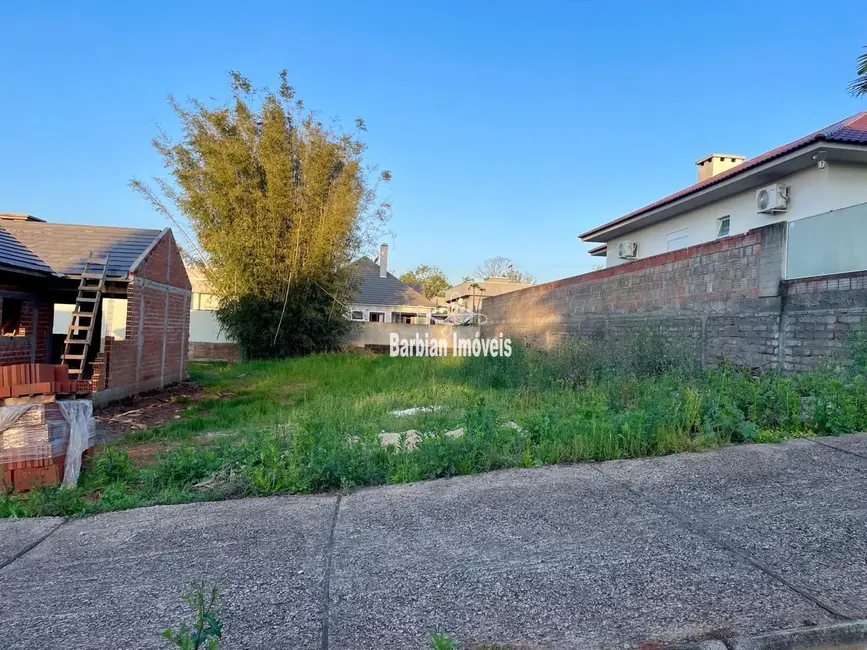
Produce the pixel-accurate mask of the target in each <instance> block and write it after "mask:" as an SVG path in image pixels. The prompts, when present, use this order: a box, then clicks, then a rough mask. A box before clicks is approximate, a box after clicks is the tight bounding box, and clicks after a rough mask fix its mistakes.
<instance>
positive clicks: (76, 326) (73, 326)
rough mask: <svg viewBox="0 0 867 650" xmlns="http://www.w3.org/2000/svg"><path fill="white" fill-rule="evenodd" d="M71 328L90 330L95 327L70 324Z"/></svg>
mask: <svg viewBox="0 0 867 650" xmlns="http://www.w3.org/2000/svg"><path fill="white" fill-rule="evenodd" d="M69 329H71V330H89V329H93V327H92V326H91V325H70V326H69Z"/></svg>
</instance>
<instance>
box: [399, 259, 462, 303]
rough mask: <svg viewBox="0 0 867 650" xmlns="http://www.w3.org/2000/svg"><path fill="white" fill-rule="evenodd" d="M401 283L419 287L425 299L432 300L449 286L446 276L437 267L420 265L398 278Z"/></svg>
mask: <svg viewBox="0 0 867 650" xmlns="http://www.w3.org/2000/svg"><path fill="white" fill-rule="evenodd" d="M400 281H401V282H408V283H410V284H418V285H421V288H422V293H423V294H424V297H425V298H433V297H434V296H435V295H437V294H438V293H440V292H441V291H445V290H446V289H448V288H449V287H450V286H451V284H449V280H448V278H447V277H446V274H445V273H443V272H442V271H441V270H440V267H438V266H429V265H427V264H420V265H418V266H417V267H415V268H414V269H412V270H411V271H407V272H406V273H404V274H403V275H401V276H400Z"/></svg>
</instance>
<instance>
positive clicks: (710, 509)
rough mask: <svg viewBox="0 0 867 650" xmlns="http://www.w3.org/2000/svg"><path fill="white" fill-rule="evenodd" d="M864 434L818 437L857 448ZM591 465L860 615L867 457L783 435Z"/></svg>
mask: <svg viewBox="0 0 867 650" xmlns="http://www.w3.org/2000/svg"><path fill="white" fill-rule="evenodd" d="M865 441H867V436H863V435H862V436H848V437H846V438H840V439H834V438H825V439H822V440H821V441H820V442H822V443H825V442H827V443H829V444H835V445H836V444H841V445H844V446H848V447H850V448H856V447H860V446H861V445H863V444H864V443H865ZM600 467H601V468H602V470H603V472H604V473H605V474H606V475H607V476H610V477H612V478H613V479H616V480H618V481H620V482H622V483H624V484H626V485H628V486H629V487H631V488H632V489H634V490H635V491H636V492H637V493H640V494H641V495H643V496H644V497H646V498H648V499H651V500H652V501H654V502H655V503H658V504H660V505H662V506H663V507H665V508H668V509H670V510H672V511H674V512H676V513H678V515H679V516H682V517H684V518H686V519H688V520H690V521H692V522H695V523H696V524H697V525H699V526H700V527H702V528H703V529H704V530H707V531H710V533H711V534H712V535H716V536H718V537H719V538H720V539H723V540H727V541H728V542H729V543H731V544H733V545H734V546H736V547H738V548H739V549H742V550H743V551H744V552H745V553H746V554H747V555H748V556H749V557H751V558H753V559H755V560H756V561H757V562H759V563H761V564H762V565H764V566H766V567H768V569H769V570H771V571H773V572H776V573H778V574H779V575H780V576H782V577H783V578H784V579H786V580H789V581H791V582H792V583H793V584H795V585H799V586H801V587H803V588H805V589H807V590H808V591H809V592H810V593H812V594H813V595H815V597H816V598H817V599H819V600H821V601H822V602H824V603H826V604H827V605H828V606H829V607H831V608H832V609H834V610H835V611H838V612H841V613H843V614H846V615H848V616H850V617H855V618H858V617H865V616H867V563H865V561H864V558H865V557H867V502H865V498H864V495H865V494H867V459H864V458H859V457H857V456H853V455H851V454H847V453H843V452H842V451H837V450H835V449H832V448H830V447H828V446H826V445H824V444H816V443H815V442H812V441H810V440H792V441H789V442H787V443H784V444H776V445H740V446H732V447H728V448H725V449H721V450H718V451H715V452H712V453H705V454H682V455H678V456H669V457H666V458H655V459H644V460H636V461H617V462H612V463H605V464H603V465H601V466H600Z"/></svg>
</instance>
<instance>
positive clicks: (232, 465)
mask: <svg viewBox="0 0 867 650" xmlns="http://www.w3.org/2000/svg"><path fill="white" fill-rule="evenodd" d="M693 358H694V350H691V349H689V347H688V346H685V347H684V346H672V345H670V344H667V343H665V342H664V340H663V339H662V337H661V336H659V335H656V334H654V333H651V332H641V333H636V334H633V335H631V336H625V337H621V338H620V339H618V340H616V341H612V340H605V339H588V340H583V341H576V342H572V343H569V344H566V345H564V346H562V347H560V348H559V349H557V350H556V351H553V352H541V351H534V350H529V349H524V348H522V347H520V346H515V352H514V354H513V355H512V357H510V358H472V359H459V358H453V357H452V358H443V359H436V358H434V359H429V358H428V359H423V358H389V357H385V356H374V355H366V354H349V353H347V354H334V355H313V356H309V357H304V358H298V359H287V360H281V361H269V362H254V363H248V364H242V365H235V366H232V367H227V366H225V365H219V364H209V365H196V366H194V367H193V368H192V369H191V372H192V375H193V378H194V379H195V380H197V381H199V382H201V383H202V384H204V386H205V387H206V390H207V392H206V396H205V397H204V398H203V399H201V400H200V401H199V402H197V403H191V404H190V405H189V406H187V408H186V409H185V411H184V417H182V418H181V419H179V420H174V421H171V422H170V423H168V424H166V425H164V426H162V427H158V428H154V429H150V430H146V431H136V432H133V433H130V434H129V435H128V436H127V438H126V439H125V440H124V441H123V442H122V443H120V444H119V445H117V446H114V447H111V448H107V449H105V450H103V451H102V452H100V453H99V454H97V455H96V456H95V457H94V458H93V459H91V460H90V461H89V463H88V465H87V467H86V468H85V470H84V471H83V473H82V477H81V480H80V485H79V487H78V488H76V489H74V490H60V489H40V490H34V491H32V492H31V493H30V494H29V495H27V496H26V497H20V496H18V495H2V494H0V516H5V517H10V516H34V515H78V514H85V513H93V512H100V511H106V510H118V509H124V508H133V507H139V506H143V505H150V504H161V503H181V502H190V501H197V500H212V499H220V498H230V497H233V496H240V495H264V494H274V493H281V492H297V493H306V492H319V491H327V490H335V489H341V488H351V487H355V486H361V485H378V484H383V483H401V482H408V481H417V480H422V479H429V478H438V477H446V476H455V475H461V474H472V473H477V472H484V471H488V470H492V469H498V468H506V467H532V466H537V465H544V464H551V463H564V462H581V461H597V460H608V459H615V458H634V457H640V456H651V455H662V454H670V453H675V452H682V451H696V450H702V449H708V448H712V447H715V446H717V445H720V444H727V443H730V442H752V441H767V442H772V441H777V440H781V439H784V438H789V437H794V436H810V435H825V434H832V435H835V434H842V433H848V432H853V431H859V430H864V429H867V379H865V377H867V336H865V335H864V334H863V333H861V332H859V333H858V334H857V335H856V336H855V337H854V338H853V342H852V345H851V346H850V347H849V348H848V352H847V356H846V358H845V359H841V360H838V361H839V362H838V363H837V364H836V365H833V364H828V365H826V366H825V367H823V368H822V369H819V370H816V371H814V372H811V373H806V374H801V375H797V376H781V375H778V374H775V373H765V374H763V375H761V376H758V377H754V376H751V374H750V373H749V372H748V371H745V370H743V369H738V368H734V367H731V366H727V365H722V366H720V367H717V368H712V369H701V368H698V367H696V366H695V365H694V364H693V363H692V359H693ZM426 406H437V407H441V408H438V409H437V410H427V411H422V412H419V413H416V414H414V415H410V416H405V417H397V416H395V415H393V414H392V412H393V411H395V410H398V409H406V408H410V407H426ZM514 423H516V424H517V427H515V426H514ZM504 425H508V426H504ZM458 428H461V429H463V435H462V436H461V437H450V436H446V435H444V434H445V432H447V431H451V430H455V429H458ZM407 430H416V431H418V432H420V434H421V440H420V442H419V444H418V445H417V447H416V448H415V449H407V448H397V447H383V446H382V445H381V443H380V439H379V434H380V433H381V432H383V431H386V432H404V431H407ZM145 441H148V442H151V443H153V442H163V443H165V447H166V449H165V451H163V452H162V453H161V454H160V455H159V457H158V459H157V461H156V462H155V463H154V464H151V465H148V466H145V467H135V466H134V465H133V464H132V463H131V462H130V461H129V458H128V457H127V450H131V449H133V448H134V447H135V446H136V445H138V444H141V443H142V442H145Z"/></svg>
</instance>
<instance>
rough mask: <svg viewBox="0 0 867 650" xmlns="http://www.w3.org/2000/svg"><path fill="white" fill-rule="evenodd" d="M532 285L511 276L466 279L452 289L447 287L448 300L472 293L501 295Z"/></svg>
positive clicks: (487, 296)
mask: <svg viewBox="0 0 867 650" xmlns="http://www.w3.org/2000/svg"><path fill="white" fill-rule="evenodd" d="M532 286H533V285H532V284H529V283H527V282H512V281H511V280H509V278H485V279H484V280H479V281H478V282H476V281H475V280H465V281H463V282H461V283H460V284H456V285H455V286H453V287H452V288H450V289H446V302H453V301H455V300H459V299H460V298H467V297H468V296H472V295H476V296H481V297H483V298H490V297H491V296H501V295H503V294H504V293H511V292H512V291H518V290H519V289H526V288H527V287H532Z"/></svg>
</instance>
